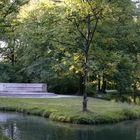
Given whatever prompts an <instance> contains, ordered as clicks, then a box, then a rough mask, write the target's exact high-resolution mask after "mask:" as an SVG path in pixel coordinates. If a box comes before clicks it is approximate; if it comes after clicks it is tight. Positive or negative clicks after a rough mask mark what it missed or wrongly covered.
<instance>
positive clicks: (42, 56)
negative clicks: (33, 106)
mask: <svg viewBox="0 0 140 140" xmlns="http://www.w3.org/2000/svg"><path fill="white" fill-rule="evenodd" d="M139 34H140V20H139V3H137V7H136V5H135V3H134V2H132V1H130V0H121V1H120V0H93V1H92V0H90V1H89V0H61V1H55V0H38V1H23V0H21V1H20V0H13V1H10V0H9V1H5V0H2V1H1V2H0V39H1V41H2V42H1V44H2V45H1V48H0V54H1V63H0V71H1V75H0V81H1V82H47V83H48V84H49V88H50V90H53V91H55V92H57V93H76V92H77V93H79V94H83V95H84V98H83V110H84V111H86V109H87V93H88V92H89V93H90V92H92V93H93V91H95V90H97V91H98V93H101V92H105V91H106V89H107V88H108V89H117V90H118V91H119V96H121V95H122V94H124V93H128V92H131V93H133V97H134V99H135V97H136V93H137V91H138V88H139V77H140V75H139V67H140V65H139V62H140V61H139V51H140V49H139V48H140V47H139V44H140V38H139ZM96 87H97V89H96Z"/></svg>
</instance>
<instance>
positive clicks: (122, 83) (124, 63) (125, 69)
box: [115, 57, 134, 95]
mask: <svg viewBox="0 0 140 140" xmlns="http://www.w3.org/2000/svg"><path fill="white" fill-rule="evenodd" d="M133 68H134V65H133V63H132V62H131V61H130V59H129V58H127V57H124V58H122V59H121V61H120V62H119V64H118V65H117V73H116V74H115V80H116V86H117V90H118V91H119V92H120V95H121V94H124V93H127V92H132V83H133V74H132V72H133Z"/></svg>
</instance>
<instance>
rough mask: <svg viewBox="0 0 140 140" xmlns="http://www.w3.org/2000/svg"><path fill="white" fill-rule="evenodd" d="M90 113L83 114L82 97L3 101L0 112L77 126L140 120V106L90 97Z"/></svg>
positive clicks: (2, 99)
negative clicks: (32, 116) (37, 117)
mask: <svg viewBox="0 0 140 140" xmlns="http://www.w3.org/2000/svg"><path fill="white" fill-rule="evenodd" d="M88 109H89V112H85V113H83V112H82V97H68V98H58V99H54V98H46V99H31V98H30V99H28V98H27V99H26V98H22V99H20V98H6V97H3V98H2V97H1V98H0V110H1V111H16V112H21V113H25V114H32V115H38V116H42V117H45V118H49V119H50V120H53V121H59V122H67V123H74V124H103V123H115V122H119V121H123V120H132V119H139V118H140V106H137V105H129V104H127V103H116V102H112V101H105V100H100V99H94V98H89V101H88Z"/></svg>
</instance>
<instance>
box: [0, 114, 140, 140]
mask: <svg viewBox="0 0 140 140" xmlns="http://www.w3.org/2000/svg"><path fill="white" fill-rule="evenodd" d="M0 140H140V121H127V122H122V123H118V124H113V125H100V126H84V125H72V124H71V125H70V124H63V123H56V122H51V121H48V120H46V119H44V118H41V117H33V116H27V115H22V114H16V113H0Z"/></svg>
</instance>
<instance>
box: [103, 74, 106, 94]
mask: <svg viewBox="0 0 140 140" xmlns="http://www.w3.org/2000/svg"><path fill="white" fill-rule="evenodd" d="M102 93H106V79H105V77H104V76H103V84H102Z"/></svg>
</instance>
